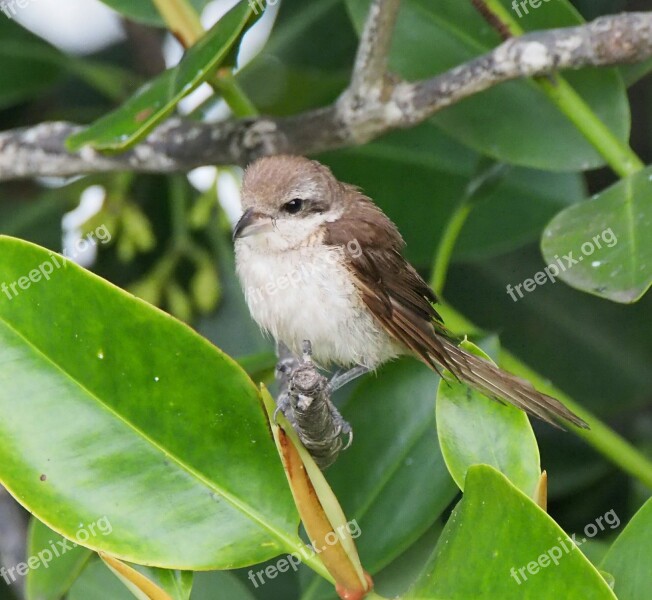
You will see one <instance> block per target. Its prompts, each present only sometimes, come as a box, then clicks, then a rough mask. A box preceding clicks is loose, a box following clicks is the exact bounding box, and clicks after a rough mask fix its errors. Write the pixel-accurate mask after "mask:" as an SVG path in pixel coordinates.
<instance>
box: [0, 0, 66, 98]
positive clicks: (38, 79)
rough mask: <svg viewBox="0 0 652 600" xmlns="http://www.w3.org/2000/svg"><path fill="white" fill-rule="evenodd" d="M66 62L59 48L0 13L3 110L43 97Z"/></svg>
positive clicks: (0, 80)
mask: <svg viewBox="0 0 652 600" xmlns="http://www.w3.org/2000/svg"><path fill="white" fill-rule="evenodd" d="M4 4H6V3H2V5H3V6H4ZM7 10H10V8H8V7H7ZM64 60H65V57H64V56H63V55H62V54H61V53H60V52H59V51H58V50H57V49H56V48H54V47H53V46H51V45H50V44H48V43H47V42H45V41H44V40H42V39H40V38H39V37H37V36H35V35H34V34H33V33H30V32H29V31H27V30H26V29H23V28H22V27H21V26H20V25H18V24H17V23H16V22H14V21H11V20H10V19H8V18H7V17H6V16H5V15H4V14H2V13H0V64H2V68H1V69H0V109H1V108H6V107H8V106H12V105H14V104H18V103H19V102H23V101H24V100H29V99H31V98H34V97H38V96H40V95H41V94H43V93H44V91H45V90H47V89H48V88H49V87H50V86H52V85H53V84H54V83H56V82H57V81H58V80H59V78H60V77H61V74H62V71H63V63H64Z"/></svg>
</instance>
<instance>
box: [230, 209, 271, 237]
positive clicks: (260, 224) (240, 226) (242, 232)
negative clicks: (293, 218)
mask: <svg viewBox="0 0 652 600" xmlns="http://www.w3.org/2000/svg"><path fill="white" fill-rule="evenodd" d="M271 230H272V219H271V218H270V217H268V216H267V215H263V214H262V213H259V212H256V211H255V210H254V209H253V208H248V209H247V210H245V212H244V214H243V215H242V216H241V217H240V220H239V221H238V222H237V223H236V226H235V229H234V230H233V241H234V242H235V240H237V239H238V238H243V237H248V236H250V235H255V234H257V233H266V232H267V231H271Z"/></svg>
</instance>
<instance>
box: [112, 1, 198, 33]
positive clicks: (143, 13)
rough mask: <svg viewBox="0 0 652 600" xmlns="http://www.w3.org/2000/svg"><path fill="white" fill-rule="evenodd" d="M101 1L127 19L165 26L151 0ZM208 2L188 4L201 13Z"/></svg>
mask: <svg viewBox="0 0 652 600" xmlns="http://www.w3.org/2000/svg"><path fill="white" fill-rule="evenodd" d="M102 2H104V4H107V5H108V6H110V7H111V8H112V9H113V10H115V11H117V12H119V13H120V14H121V15H123V16H124V17H126V18H127V19H132V20H134V21H138V22H139V23H145V24H147V25H155V26H157V27H165V26H166V25H165V22H164V21H163V19H162V18H161V15H160V14H159V12H158V10H157V9H156V6H155V5H154V3H153V2H152V0H138V1H137V2H134V1H133V0H102ZM209 2H210V0H190V4H192V5H193V6H194V8H195V10H196V11H197V12H199V13H201V11H202V10H203V9H204V7H205V6H206V5H207V4H208V3H209Z"/></svg>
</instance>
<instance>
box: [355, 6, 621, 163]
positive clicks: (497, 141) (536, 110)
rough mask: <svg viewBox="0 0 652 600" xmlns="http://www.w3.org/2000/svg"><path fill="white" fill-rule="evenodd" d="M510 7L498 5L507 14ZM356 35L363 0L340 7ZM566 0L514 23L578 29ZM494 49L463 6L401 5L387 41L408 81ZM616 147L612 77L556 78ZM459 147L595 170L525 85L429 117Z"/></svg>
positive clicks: (589, 154) (579, 144)
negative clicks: (391, 38)
mask: <svg viewBox="0 0 652 600" xmlns="http://www.w3.org/2000/svg"><path fill="white" fill-rule="evenodd" d="M511 4H512V2H511V0H509V1H508V0H504V5H505V7H507V8H508V9H509V10H511ZM347 6H348V7H349V9H350V11H351V14H352V16H353V20H354V22H355V24H356V27H357V28H358V30H360V29H361V27H362V23H363V22H364V18H365V15H366V12H367V9H368V7H369V0H347ZM581 22H582V20H581V17H580V16H579V15H578V13H577V12H576V11H575V9H574V8H573V7H572V6H571V4H570V3H569V2H568V1H567V0H558V1H556V2H550V3H547V4H546V5H545V8H544V9H543V10H535V11H531V13H530V16H529V18H528V19H523V20H521V21H520V24H521V25H523V26H524V27H525V28H526V29H527V30H529V31H534V30H538V29H546V28H551V27H564V26H571V25H577V24H578V23H581ZM499 43H500V39H499V37H498V34H497V33H496V32H495V31H493V30H492V29H491V27H489V26H488V25H487V23H486V22H485V21H484V20H483V19H482V17H480V15H479V14H478V12H477V11H476V10H475V9H474V8H473V3H471V2H460V1H459V0H437V1H432V0H408V1H406V2H403V3H401V12H400V13H399V19H398V23H397V28H396V33H395V35H394V44H393V46H392V54H391V57H390V58H391V60H390V67H391V68H392V69H393V70H395V71H397V72H398V73H400V74H401V75H402V76H404V77H406V78H408V79H418V78H426V77H432V76H433V75H435V74H437V73H441V72H443V71H445V70H447V69H451V68H453V67H455V66H457V65H459V64H461V63H463V62H465V61H468V60H470V59H471V58H473V57H476V56H478V55H480V54H483V53H485V52H487V51H489V50H490V49H492V48H493V47H495V46H496V45H498V44H499ZM564 76H565V77H567V79H568V80H569V82H570V83H571V84H572V85H573V86H574V87H575V89H576V90H577V91H578V92H579V93H580V95H581V96H582V97H583V98H584V99H585V100H586V101H587V103H588V104H589V105H590V106H591V108H592V109H593V110H594V111H595V113H596V114H597V115H598V117H599V118H601V119H602V120H603V121H604V122H605V123H606V124H607V125H608V127H609V128H610V129H611V130H612V131H613V132H614V133H616V134H617V135H618V137H619V138H621V139H622V140H627V137H628V134H629V125H630V115H629V106H628V101H627V96H626V93H625V86H624V84H623V82H622V80H621V78H620V75H619V73H618V72H617V71H615V70H607V69H603V70H599V71H598V70H583V71H581V72H577V73H568V74H566V73H565V74H564ZM433 120H434V122H435V123H436V124H437V126H439V127H441V128H442V129H444V130H445V131H446V132H448V133H450V134H451V135H452V136H454V137H455V138H456V139H458V140H459V141H461V142H463V143H465V144H468V145H469V146H471V147H473V148H475V149H476V150H478V151H480V152H482V153H484V154H488V155H489V156H492V157H494V158H496V159H498V160H501V161H504V162H509V163H513V164H517V165H522V166H528V167H533V168H539V169H549V170H555V171H574V170H582V169H588V168H591V167H597V166H599V165H601V164H603V162H604V161H603V159H602V158H601V157H600V156H599V155H598V153H597V152H596V151H595V149H594V148H593V147H592V146H591V145H590V144H589V143H588V142H587V141H586V140H585V139H584V137H583V136H582V135H581V134H580V133H579V132H578V131H577V130H576V129H575V127H574V126H573V125H572V124H571V123H570V122H569V121H568V120H567V119H566V117H564V116H563V115H562V114H561V113H560V112H559V111H558V110H557V108H555V106H553V105H552V104H551V103H550V101H549V100H548V98H546V97H545V96H544V94H543V93H542V92H541V91H540V90H539V89H537V87H536V86H535V84H534V83H533V82H531V81H521V82H510V83H507V84H503V85H501V86H498V87H496V88H493V89H491V90H488V91H486V92H483V93H482V94H479V95H477V96H475V97H473V98H469V99H467V100H465V101H464V102H462V103H460V104H458V105H456V106H453V107H451V108H448V109H446V110H445V111H443V112H441V113H439V114H438V115H436V116H435V117H434V118H433Z"/></svg>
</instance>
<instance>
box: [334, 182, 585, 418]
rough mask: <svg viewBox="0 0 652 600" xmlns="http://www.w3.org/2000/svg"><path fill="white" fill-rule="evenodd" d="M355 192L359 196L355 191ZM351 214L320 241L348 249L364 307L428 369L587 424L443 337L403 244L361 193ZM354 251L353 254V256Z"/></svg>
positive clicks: (431, 298) (542, 414)
mask: <svg viewBox="0 0 652 600" xmlns="http://www.w3.org/2000/svg"><path fill="white" fill-rule="evenodd" d="M356 193H357V192H356ZM356 202H357V204H356V206H355V210H354V211H345V212H344V214H343V215H342V217H341V218H340V219H339V220H338V221H337V222H336V223H334V224H330V225H329V226H327V232H326V236H325V239H324V242H325V243H326V244H329V245H336V246H340V247H346V248H347V251H346V252H345V256H346V260H347V266H348V267H349V269H350V271H351V274H352V275H353V278H354V281H355V284H356V287H357V288H358V290H359V292H360V296H361V298H362V300H363V302H364V303H365V304H366V306H367V307H368V308H369V310H370V311H371V313H372V314H373V315H374V317H375V318H376V319H377V320H378V322H379V323H380V324H381V326H382V327H383V328H384V329H385V330H386V331H387V332H388V333H389V334H390V335H391V336H392V337H393V338H394V339H396V340H398V341H399V342H401V343H402V344H403V345H404V346H405V347H406V348H408V349H409V350H411V351H412V352H413V353H414V354H415V355H416V356H418V357H419V358H420V359H421V360H423V362H425V363H426V364H427V365H429V366H430V367H431V368H432V369H434V370H435V371H437V372H440V368H441V367H443V368H445V369H447V370H448V371H450V372H451V373H452V374H453V375H454V376H455V377H457V378H459V379H461V380H462V381H464V382H466V383H468V384H469V385H471V386H472V387H475V388H477V389H478V390H480V391H481V392H482V393H484V394H486V395H488V396H490V397H492V398H494V399H496V400H498V401H500V402H502V401H503V400H507V401H509V402H511V403H512V404H514V405H515V406H517V407H518V408H520V409H522V410H524V411H526V412H528V413H530V414H532V415H534V416H536V417H539V418H540V419H542V420H544V421H547V422H549V423H551V424H553V425H556V426H557V423H556V421H555V419H554V417H555V416H556V417H561V418H563V419H566V420H568V421H570V422H571V423H574V424H575V425H577V426H579V427H587V425H586V423H585V422H584V421H583V420H582V419H580V418H579V417H577V416H576V415H575V414H573V413H572V412H571V411H569V410H568V409H567V408H566V407H565V406H564V405H563V404H561V403H560V402H559V401H558V400H556V399H555V398H552V397H551V396H547V395H546V394H542V393H541V392H539V391H537V390H536V389H534V387H533V386H532V385H531V384H530V383H529V382H528V381H525V380H524V379H521V378H519V377H516V376H515V375H512V374H511V373H508V372H507V371H503V370H502V369H500V368H498V367H496V366H495V365H493V364H492V363H490V362H488V361H486V360H483V359H482V358H479V357H477V356H475V355H473V354H470V353H468V352H466V351H465V350H463V349H462V348H459V347H458V346H457V345H456V344H454V343H453V342H452V341H451V340H450V339H447V337H446V336H445V335H441V334H440V333H438V330H439V331H440V332H442V333H443V332H444V328H443V323H442V320H441V318H440V316H439V315H438V314H437V311H436V310H435V308H434V306H433V304H434V303H435V302H436V301H437V298H436V296H435V294H434V292H433V291H432V290H431V289H430V287H429V286H428V284H427V283H426V282H425V281H424V280H423V278H422V277H421V276H420V275H419V274H418V273H417V272H416V270H415V269H414V268H413V267H412V265H410V264H409V263H408V262H407V261H406V260H405V258H403V256H402V254H401V250H402V247H403V245H404V242H403V240H402V238H401V236H400V234H399V233H398V230H397V229H396V227H395V226H394V224H393V223H392V222H391V221H390V220H389V219H388V218H387V216H385V214H384V213H383V212H382V211H381V210H380V209H379V208H377V207H376V206H375V205H374V204H373V203H372V202H371V201H370V200H369V199H367V198H366V197H364V196H361V195H359V196H358V198H357V199H356ZM351 248H354V249H355V250H356V251H355V252H351V251H350V249H351Z"/></svg>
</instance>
